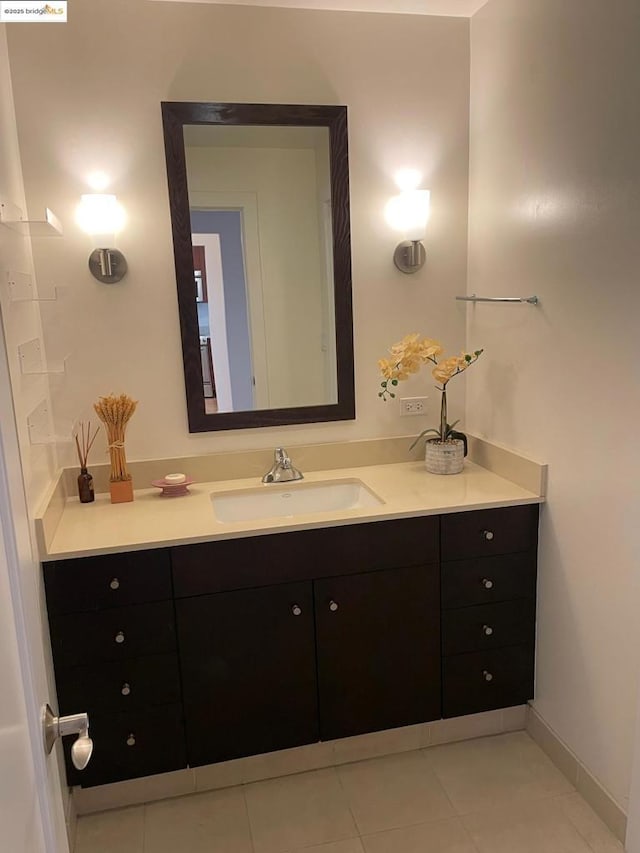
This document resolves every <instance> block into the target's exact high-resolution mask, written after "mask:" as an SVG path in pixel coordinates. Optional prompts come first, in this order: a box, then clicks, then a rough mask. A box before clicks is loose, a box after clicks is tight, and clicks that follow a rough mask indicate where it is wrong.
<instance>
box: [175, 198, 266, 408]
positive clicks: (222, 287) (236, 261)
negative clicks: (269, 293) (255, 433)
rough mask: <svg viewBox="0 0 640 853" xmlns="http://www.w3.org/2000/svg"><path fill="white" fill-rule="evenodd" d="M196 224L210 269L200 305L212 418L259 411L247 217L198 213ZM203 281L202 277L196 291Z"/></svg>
mask: <svg viewBox="0 0 640 853" xmlns="http://www.w3.org/2000/svg"><path fill="white" fill-rule="evenodd" d="M191 221H192V226H191V227H192V233H193V237H192V241H193V245H194V249H195V247H196V246H202V253H203V256H204V257H203V260H202V263H203V265H204V267H205V269H206V293H207V301H206V303H205V302H199V303H198V326H199V334H200V346H201V352H202V357H203V380H204V393H205V409H206V411H207V412H208V413H210V412H215V411H218V412H230V411H234V410H237V409H238V408H242V409H253V408H255V379H254V371H253V366H252V364H253V357H252V349H253V347H252V340H251V326H250V318H249V307H248V296H247V283H246V273H245V266H246V265H245V259H244V247H243V233H242V231H243V222H242V211H241V210H219V209H209V210H204V209H199V210H193V211H192V213H191ZM195 272H196V266H195V255H194V273H195ZM198 281H199V278H198V276H197V275H196V291H197V289H198ZM196 299H197V295H196ZM208 350H210V352H211V362H210V369H211V373H212V375H211V380H212V381H211V383H209V382H208V375H207V374H208V369H209V363H208V361H207V359H208V355H207V353H208ZM213 387H215V400H214V395H213Z"/></svg>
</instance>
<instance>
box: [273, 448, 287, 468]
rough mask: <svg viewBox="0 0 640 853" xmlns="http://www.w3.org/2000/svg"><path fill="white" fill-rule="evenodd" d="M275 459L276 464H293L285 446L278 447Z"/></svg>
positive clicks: (274, 455) (284, 465)
mask: <svg viewBox="0 0 640 853" xmlns="http://www.w3.org/2000/svg"><path fill="white" fill-rule="evenodd" d="M273 461H274V462H275V463H276V465H282V466H283V467H287V466H289V465H291V459H290V458H289V454H288V453H287V451H286V450H285V449H284V447H276V449H275V451H274V453H273Z"/></svg>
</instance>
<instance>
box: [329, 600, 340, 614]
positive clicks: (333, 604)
mask: <svg viewBox="0 0 640 853" xmlns="http://www.w3.org/2000/svg"><path fill="white" fill-rule="evenodd" d="M337 609H338V602H337V601H330V602H329V610H331V612H332V613H335V612H336V610H337Z"/></svg>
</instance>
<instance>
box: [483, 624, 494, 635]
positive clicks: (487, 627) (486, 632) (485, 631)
mask: <svg viewBox="0 0 640 853" xmlns="http://www.w3.org/2000/svg"><path fill="white" fill-rule="evenodd" d="M482 633H483V634H484V635H485V637H490V636H491V635H492V634H493V628H492V627H491V625H483V626H482Z"/></svg>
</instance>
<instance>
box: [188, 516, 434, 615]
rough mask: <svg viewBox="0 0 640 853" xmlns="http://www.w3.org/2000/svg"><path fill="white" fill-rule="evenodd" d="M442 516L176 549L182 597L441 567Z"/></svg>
mask: <svg viewBox="0 0 640 853" xmlns="http://www.w3.org/2000/svg"><path fill="white" fill-rule="evenodd" d="M439 530H440V521H439V518H438V517H437V516H426V517H421V518H405V519H398V520H396V521H383V522H371V523H369V524H347V525H343V526H341V527H328V528H322V529H317V530H301V531H293V532H291V533H276V534H269V535H267V536H259V537H249V538H246V539H228V540H221V541H218V542H204V543H201V544H198V545H184V546H180V547H178V548H172V549H171V559H172V564H173V583H174V589H175V594H176V597H177V598H186V597H190V596H195V595H206V594H209V593H215V592H226V591H230V590H234V589H243V588H247V587H257V586H263V585H264V583H265V578H268V582H269V583H270V584H280V583H288V582H290V581H301V580H313V579H317V578H322V577H334V576H336V575H345V574H359V573H361V572H366V571H375V570H382V569H391V568H403V567H406V566H420V565H425V564H429V563H437V562H438V559H439Z"/></svg>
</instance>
